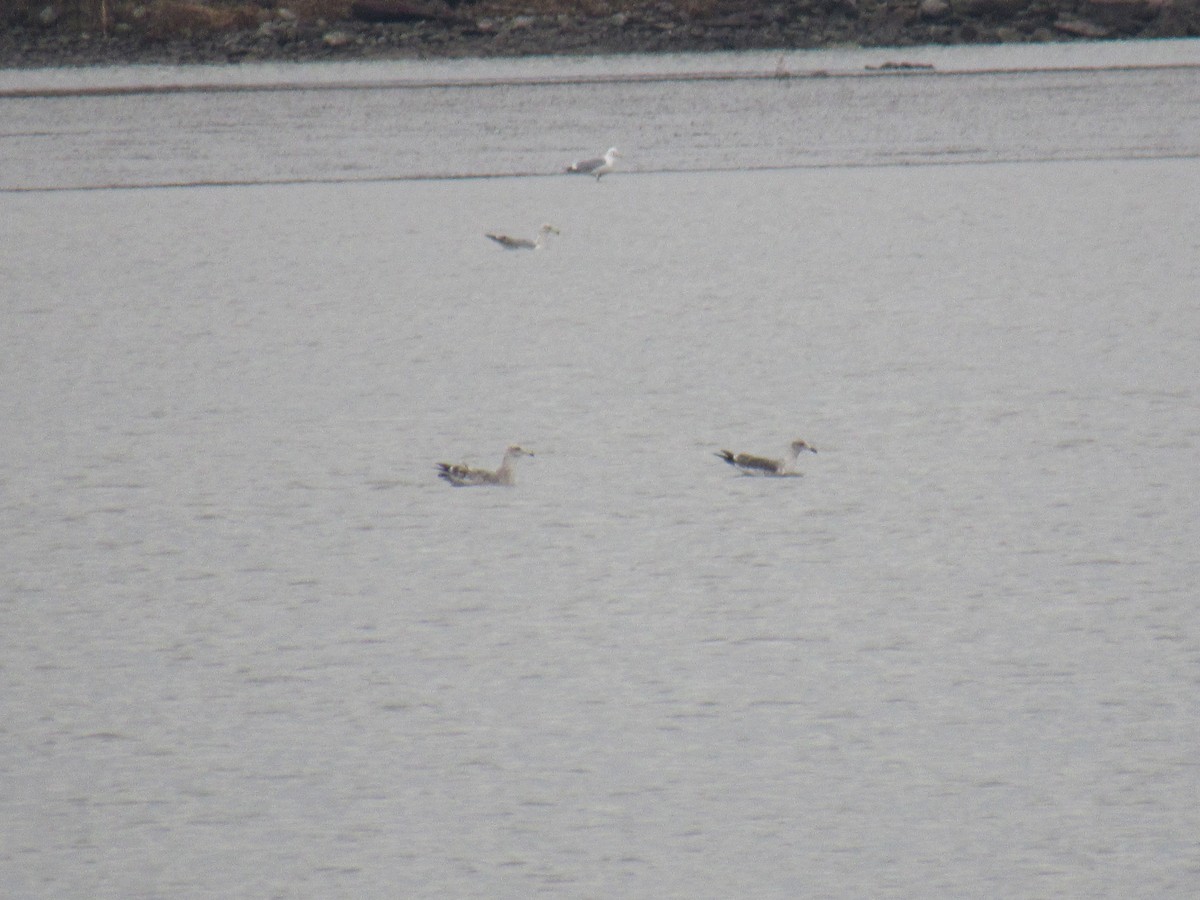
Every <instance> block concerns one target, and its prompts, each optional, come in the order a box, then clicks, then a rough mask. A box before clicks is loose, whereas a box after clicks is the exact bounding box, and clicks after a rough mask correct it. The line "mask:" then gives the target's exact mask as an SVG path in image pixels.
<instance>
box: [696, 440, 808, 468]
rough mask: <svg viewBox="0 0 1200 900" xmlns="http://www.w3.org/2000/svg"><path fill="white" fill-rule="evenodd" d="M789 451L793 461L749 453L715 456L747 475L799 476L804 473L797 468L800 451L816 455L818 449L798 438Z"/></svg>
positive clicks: (728, 453) (718, 454)
mask: <svg viewBox="0 0 1200 900" xmlns="http://www.w3.org/2000/svg"><path fill="white" fill-rule="evenodd" d="M789 449H790V450H791V454H792V458H791V459H768V458H767V457H765V456H754V455H752V454H749V453H736V454H735V453H730V452H729V451H728V450H722V451H721V452H720V453H715V454H713V455H714V456H716V457H717V458H718V459H722V460H724V461H725V462H727V463H729V464H730V465H731V466H733V467H734V468H735V469H738V470H740V471H741V472H743V473H744V474H746V475H774V476H779V477H784V476H791V477H795V476H799V475H801V474H802V473H801V472H797V471H796V468H795V467H796V459H797V457H799V456H800V451H802V450H808V451H809V452H810V453H816V452H817V448H816V447H812V446H809V444H808V443H806V442H805V441H802V440H800V439H799V438H797V439H796V440H794V441H792V443H791V445H790V446H789Z"/></svg>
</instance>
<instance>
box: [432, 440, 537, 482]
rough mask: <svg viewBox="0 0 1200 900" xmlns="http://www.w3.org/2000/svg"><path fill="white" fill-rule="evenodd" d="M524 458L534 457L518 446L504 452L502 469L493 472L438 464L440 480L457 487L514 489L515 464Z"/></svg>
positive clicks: (455, 464) (462, 464) (464, 464)
mask: <svg viewBox="0 0 1200 900" xmlns="http://www.w3.org/2000/svg"><path fill="white" fill-rule="evenodd" d="M522 456H533V454H532V453H530V452H529V451H528V450H526V449H525V448H524V447H518V446H517V445H516V444H514V445H513V446H511V447H509V448H508V449H507V450H505V451H504V459H502V460H501V461H500V468H498V469H496V470H495V471H492V470H491V469H473V468H471V467H470V466H468V465H467V464H466V463H444V462H443V463H438V464H437V469H438V473H437V474H438V478H441V479H442V480H443V481H446V482H449V483H450V484H452V485H454V486H455V487H474V486H476V485H482V484H496V485H501V486H503V487H512V486H513V485H514V484H516V481H515V479H514V477H513V463H515V462H516V461H517V460H518V459H520V458H521V457H522Z"/></svg>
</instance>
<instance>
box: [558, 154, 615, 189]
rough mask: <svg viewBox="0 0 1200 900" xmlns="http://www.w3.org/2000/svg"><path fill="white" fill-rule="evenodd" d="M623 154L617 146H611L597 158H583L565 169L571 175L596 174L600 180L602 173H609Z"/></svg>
mask: <svg viewBox="0 0 1200 900" xmlns="http://www.w3.org/2000/svg"><path fill="white" fill-rule="evenodd" d="M620 155H621V152H620V151H619V150H617V148H616V147H609V148H608V152H607V153H605V154H604V155H603V156H597V157H596V158H595V159H581V160H576V161H575V162H573V163H571V164H570V165H569V166H567V168H566V169H565V170H564V171H566V172H568V173H570V174H571V175H595V176H596V180H597V181H599V180H600V176H601V175H607V174H608V173H609V172H611V171H612V170H613V168H614V166H615V163H614V160H615V159H616V158H617V157H618V156H620Z"/></svg>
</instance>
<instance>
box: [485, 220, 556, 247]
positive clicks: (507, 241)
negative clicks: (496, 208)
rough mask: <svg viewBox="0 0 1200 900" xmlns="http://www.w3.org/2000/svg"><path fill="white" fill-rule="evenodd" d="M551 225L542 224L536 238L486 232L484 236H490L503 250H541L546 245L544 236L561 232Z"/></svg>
mask: <svg viewBox="0 0 1200 900" xmlns="http://www.w3.org/2000/svg"><path fill="white" fill-rule="evenodd" d="M561 233H562V232H560V231H559V230H558V229H557V228H555V227H554V226H553V225H543V226H542V227H541V228H539V229H538V236H537V239H536V240H532V241H531V240H529V238H515V237H509V236H508V235H507V234H492V233H491V232H488V233H487V234H486V235H485V237H489V238H491V239H492V240H493V241H495V242H496V243H497V244H499V245H500V246H501V247H503V248H504V249H505V250H541V249H542V248H543V247H544V246H546V238H547V237H548V236H549V235H552V234H561Z"/></svg>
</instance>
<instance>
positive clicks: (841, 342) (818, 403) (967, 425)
mask: <svg viewBox="0 0 1200 900" xmlns="http://www.w3.org/2000/svg"><path fill="white" fill-rule="evenodd" d="M1144 47H1145V48H1146V49H1145V50H1144V52H1145V54H1146V57H1145V60H1146V62H1148V63H1151V62H1156V61H1158V60H1157V58H1156V57H1155V54H1156V53H1158V52H1161V51H1160V50H1159V49H1158V45H1144ZM1136 51H1137V47H1136V45H1135V46H1133V47H1132V48H1131V47H1130V46H1128V45H1127V46H1124V47H1123V48H1122V49H1121V52H1122V53H1125V54H1129V53H1133V54H1135V55H1136ZM1030 52H1031V51H1030V50H1028V49H1023V50H1021V51H1020V54H1021V55H1020V58H1019V60H1018V61H1017V62H1015V63H1013V65H1012V67H1011V68H1013V69H1016V68H1020V69H1021V71H1019V72H1018V71H1010V72H993V73H990V74H985V73H976V74H971V75H953V76H952V75H928V74H926V75H915V76H912V75H904V76H865V77H853V76H846V77H831V78H794V79H783V80H774V79H745V80H734V81H696V82H692V81H683V82H670V83H643V82H638V81H615V82H612V83H602V84H596V83H556V84H519V83H518V84H513V83H507V84H504V85H496V84H473V85H466V86H463V85H455V86H445V85H443V86H437V87H432V86H416V87H414V86H412V85H399V86H398V85H395V84H391V85H385V84H381V83H376V82H383V81H386V80H387V79H386V78H383V77H381V76H380V73H379V70H378V69H376V68H371V69H369V70H363V71H364V72H365V73H366V75H369V77H366V76H363V77H362V80H364V81H370V82H372V84H373V86H369V87H363V86H360V87H355V88H346V87H344V86H342V87H338V88H336V89H329V88H328V87H326V88H320V89H316V88H312V87H306V88H305V89H304V90H286V91H242V90H239V91H218V92H209V91H191V92H182V93H179V92H168V93H162V94H158V93H137V92H134V93H120V92H118V93H108V94H104V95H102V96H81V95H74V94H71V93H70V91H67V92H66V93H65V94H62V95H55V96H47V95H42V96H36V97H28V96H25V97H17V96H0V121H2V122H3V125H0V132H3V134H2V135H0V140H2V141H3V146H4V148H5V154H6V155H5V158H4V162H3V165H2V166H0V188H2V189H3V190H2V191H0V213H2V215H0V269H2V270H3V271H2V274H3V278H2V285H3V286H2V287H0V303H2V304H3V306H2V310H3V315H2V318H0V348H2V350H3V352H2V353H0V375H2V376H3V377H2V380H0V413H2V419H0V421H2V422H3V424H2V425H0V430H2V432H0V433H2V434H3V437H4V440H3V443H2V444H0V466H2V468H0V538H2V540H3V545H4V547H5V553H4V554H3V557H2V562H0V566H2V569H0V573H2V575H3V589H2V591H0V610H2V614H3V621H4V627H3V629H0V677H2V678H3V691H2V693H0V697H2V698H3V699H2V700H0V704H2V709H3V715H2V716H0V735H3V741H2V742H0V804H2V807H3V815H2V816H0V861H2V865H0V880H2V882H3V888H4V893H5V895H6V896H12V897H88V898H131V897H223V898H224V897H243V896H244V897H288V898H290V897H363V896H371V897H375V896H378V897H397V896H402V897H489V898H494V897H513V898H517V897H528V896H539V895H540V896H553V897H614V896H627V897H664V896H666V897H834V898H851V897H855V898H857V897H914V898H915V897H931V896H941V897H979V898H994V897H1032V896H1037V897H1088V898H1092V897H1122V898H1123V897H1131V896H1154V897H1191V896H1194V895H1195V892H1196V890H1197V888H1198V887H1200V842H1198V840H1197V835H1200V812H1198V810H1200V771H1198V769H1197V763H1196V751H1195V747H1196V742H1197V739H1198V738H1200V699H1198V698H1200V692H1198V691H1197V686H1198V682H1200V612H1198V610H1200V605H1198V604H1197V599H1198V597H1197V589H1196V585H1197V584H1198V583H1200V557H1198V555H1197V553H1196V549H1195V548H1196V547H1197V546H1200V499H1198V497H1200V492H1198V488H1200V484H1198V475H1197V473H1198V472H1200V389H1198V387H1197V379H1196V371H1197V359H1200V308H1198V306H1197V303H1196V297H1197V296H1198V292H1197V288H1198V286H1200V237H1197V236H1198V235H1200V211H1198V209H1197V205H1196V202H1195V191H1194V190H1193V189H1192V186H1194V185H1195V184H1197V183H1198V181H1200V162H1198V159H1200V126H1198V124H1197V120H1196V118H1195V116H1194V114H1192V115H1181V114H1180V113H1181V110H1184V109H1188V110H1191V111H1192V112H1193V113H1194V110H1195V108H1196V104H1197V102H1198V101H1200V77H1198V75H1197V73H1198V72H1200V68H1196V67H1190V66H1187V65H1184V66H1179V65H1174V66H1173V67H1171V68H1161V67H1155V68H1139V67H1137V66H1135V67H1134V68H1131V69H1122V70H1114V69H1104V68H1103V67H1102V68H1101V70H1099V71H1094V70H1093V71H1083V70H1077V71H1076V70H1058V69H1056V66H1057V64H1058V62H1059V60H1058V57H1056V56H1055V55H1054V54H1055V53H1056V52H1058V51H1056V50H1055V49H1054V48H1043V50H1042V52H1043V53H1044V54H1045V56H1043V57H1042V59H1043V60H1044V68H1045V69H1046V70H1047V71H1043V72H1038V71H1035V70H1036V68H1037V66H1036V57H1035V62H1034V64H1031V63H1030V62H1029V59H1030V57H1029V54H1030ZM1096 52H1097V53H1100V54H1101V55H1103V51H1101V50H1097V51H1096ZM1177 52H1179V53H1183V54H1185V55H1186V54H1187V53H1193V55H1198V56H1200V54H1197V53H1195V51H1194V48H1192V45H1189V44H1187V43H1186V42H1184V43H1183V45H1182V49H1178V48H1177ZM913 53H915V51H914V52H913ZM913 53H909V52H907V51H906V54H905V55H906V56H912V55H913ZM985 53H986V51H985ZM918 55H919V54H918ZM955 58H956V59H958V60H959V61H960V62H961V61H962V60H963V57H962V56H961V55H960V56H958V57H955ZM741 59H744V58H741V57H719V58H715V59H714V58H706V57H696V58H690V62H691V64H692V65H693V66H694V67H695V70H696V71H710V70H712V69H713V68H714V67H718V66H719V65H729V64H730V63H731V61H736V60H741ZM792 59H794V61H795V64H796V66H797V68H802V67H803V65H802V64H803V59H802V58H800V57H798V56H797V57H794V58H792ZM683 60H684V61H685V62H686V61H688V58H683ZM939 62H940V60H939ZM1072 62H1073V64H1074V63H1077V62H1078V60H1072ZM1101 62H1104V60H1103V59H1101ZM983 63H986V65H983ZM554 65H555V64H551V63H546V62H538V61H535V62H531V63H529V64H528V69H527V70H523V69H518V72H517V74H519V75H528V76H530V77H534V76H536V77H545V76H547V74H549V75H550V76H553V75H554V74H555V69H554ZM561 65H564V66H569V65H570V64H569V63H562V64H561ZM589 65H591V66H600V65H602V63H601V62H591V63H589ZM614 65H618V63H617V62H614ZM661 65H662V66H663V67H664V69H663V70H664V71H674V70H675V69H676V68H678V67H679V66H680V65H682V63H681V61H680V59H670V60H666V61H663V62H662V63H661ZM771 65H774V60H772V61H771ZM820 65H824V63H820ZM817 66H818V63H811V67H813V68H816V67H817ZM976 67H977V68H979V67H982V68H995V67H996V64H995V60H994V59H991V58H988V59H984V60H982V61H981V62H980V64H978V65H977V66H976ZM216 71H220V72H224V71H225V70H216ZM325 71H326V70H322V69H321V68H320V67H300V68H298V69H294V70H286V71H285V72H282V73H281V74H279V75H278V76H276V77H277V80H278V81H279V82H280V83H282V82H283V81H288V82H289V83H292V82H298V81H304V80H306V79H307V80H314V79H319V78H321V77H328V76H327V75H322V73H323V72H325ZM354 72H355V70H354V69H353V68H351V69H350V70H348V74H347V72H340V74H339V76H338V77H339V78H341V79H344V78H346V77H351V78H353V77H354ZM401 74H403V76H404V77H422V70H420V69H419V68H418V69H417V70H416V74H415V76H414V75H413V70H411V69H410V68H405V69H404V70H403V72H402V73H401ZM501 74H502V76H503V77H505V78H510V76H511V75H512V73H511V72H508V71H506V72H504V73H501ZM567 74H568V75H570V74H571V73H570V72H568V73H567ZM176 75H177V76H178V77H179V78H192V79H195V78H196V75H195V72H193V71H190V70H180V72H178V73H176ZM444 76H445V70H444V68H440V67H437V66H432V67H431V68H430V69H429V70H427V71H425V72H424V77H427V78H428V80H431V81H433V80H437V79H439V78H440V79H442V80H444ZM493 76H495V73H489V74H488V76H487V77H493ZM29 77H32V76H29ZM39 77H43V78H48V77H49V76H44V75H43V76H39ZM164 77H167V76H165V75H164V74H163V73H162V72H159V71H155V72H151V73H146V75H145V81H146V83H147V84H152V83H156V80H157V81H161V80H162V79H163V78H164ZM223 77H224V76H223ZM59 80H61V77H60V76H55V77H54V78H52V79H50V81H52V82H54V83H56V84H57V83H58V81H59ZM475 80H476V81H478V80H480V79H475ZM483 80H486V79H483ZM510 80H511V78H510ZM563 80H565V81H567V82H570V78H569V77H568V78H565V79H563ZM135 84H136V83H135ZM613 143H615V144H617V145H618V146H620V147H621V148H622V150H623V152H624V153H625V160H624V161H623V163H624V165H623V168H624V171H623V172H621V173H619V174H615V175H613V176H611V177H608V178H605V179H604V180H603V181H601V182H600V183H598V184H597V183H595V182H594V181H592V180H591V179H576V178H566V177H551V176H552V174H553V173H554V172H555V171H556V170H557V168H558V167H560V166H561V165H562V164H563V163H565V162H567V161H569V160H570V159H572V158H574V157H576V156H579V155H583V154H587V155H590V154H592V153H595V152H598V151H602V150H603V149H604V148H605V147H607V146H608V145H610V144H613ZM430 175H433V176H438V177H425V176H430ZM458 176H510V177H484V178H481V177H466V178H463V177H458ZM214 182H220V183H223V184H225V185H226V186H221V187H216V186H200V185H203V184H205V183H210V184H211V183H214ZM162 185H182V187H172V188H164V187H161V186H162ZM106 186H107V187H108V188H110V189H96V188H104V187H106ZM156 186H158V187H156ZM80 188H86V189H85V190H80ZM114 188H116V189H114ZM541 222H553V223H554V224H556V225H557V226H558V227H559V228H560V229H561V231H562V235H561V237H560V238H559V239H558V240H557V241H556V242H555V243H554V244H552V245H551V246H550V247H549V248H547V249H546V250H544V251H542V252H539V253H536V254H535V253H522V254H517V253H506V252H504V251H502V250H500V249H499V248H497V247H496V246H494V245H492V244H491V243H490V242H488V241H486V240H485V239H484V238H483V232H484V231H489V230H504V231H509V232H511V233H517V234H528V235H532V234H533V232H534V231H535V230H536V228H537V226H538V225H539V224H540V223H541ZM797 436H801V437H804V438H806V439H807V440H809V441H810V442H811V443H813V444H815V445H816V446H817V447H818V448H819V450H820V452H819V453H818V454H817V455H816V456H811V455H810V456H807V457H806V458H805V459H804V460H803V461H802V462H803V463H804V468H805V471H806V476H805V477H804V478H797V479H783V480H776V479H755V478H746V477H741V476H738V475H737V474H736V473H735V472H733V471H732V470H730V469H729V468H728V467H726V466H723V465H721V464H720V462H719V461H718V460H716V459H715V458H714V457H713V455H712V454H713V452H714V451H716V450H718V449H721V448H722V447H729V448H730V449H734V450H751V451H758V452H771V453H778V452H781V451H782V449H783V445H784V444H785V443H786V442H787V441H789V440H790V439H792V438H793V437H797ZM513 441H519V442H521V443H522V444H523V445H524V446H526V447H528V448H530V449H532V450H533V451H534V452H535V453H536V454H537V456H536V457H535V458H534V459H530V460H522V465H521V467H520V469H519V473H518V485H517V486H516V487H515V488H513V489H511V490H502V489H493V490H488V489H478V490H457V491H456V490H453V489H450V488H449V487H447V486H446V485H444V484H442V483H440V482H438V481H437V480H436V478H434V477H433V464H434V463H435V462H436V461H438V460H440V459H448V460H458V459H466V460H467V461H469V462H472V463H478V464H486V465H489V466H490V465H495V464H496V463H497V462H498V461H499V457H500V454H501V453H502V451H503V448H504V446H505V445H506V444H508V443H510V442H513Z"/></svg>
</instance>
